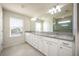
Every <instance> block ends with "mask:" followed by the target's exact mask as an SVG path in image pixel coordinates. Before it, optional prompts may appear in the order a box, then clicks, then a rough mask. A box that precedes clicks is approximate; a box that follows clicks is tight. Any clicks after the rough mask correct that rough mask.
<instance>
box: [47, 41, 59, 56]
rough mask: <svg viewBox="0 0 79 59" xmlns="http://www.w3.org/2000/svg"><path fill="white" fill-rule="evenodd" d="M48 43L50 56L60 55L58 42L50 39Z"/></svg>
mask: <svg viewBox="0 0 79 59" xmlns="http://www.w3.org/2000/svg"><path fill="white" fill-rule="evenodd" d="M47 44H48V56H57V55H58V47H57V44H56V43H54V42H52V41H48V43H47Z"/></svg>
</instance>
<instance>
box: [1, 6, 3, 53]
mask: <svg viewBox="0 0 79 59" xmlns="http://www.w3.org/2000/svg"><path fill="white" fill-rule="evenodd" d="M2 21H3V19H2V7H1V6H0V52H1V50H2V43H3V32H2V30H3V25H2V24H3V22H2Z"/></svg>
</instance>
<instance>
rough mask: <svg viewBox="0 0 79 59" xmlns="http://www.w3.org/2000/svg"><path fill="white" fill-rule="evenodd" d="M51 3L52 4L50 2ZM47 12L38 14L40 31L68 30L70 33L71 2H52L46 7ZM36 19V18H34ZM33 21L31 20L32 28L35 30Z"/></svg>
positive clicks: (71, 18)
mask: <svg viewBox="0 0 79 59" xmlns="http://www.w3.org/2000/svg"><path fill="white" fill-rule="evenodd" d="M52 5H53V4H52ZM47 11H48V12H46V13H44V14H42V15H41V16H39V17H38V18H39V20H41V23H40V25H41V27H40V26H37V27H40V28H42V29H41V30H40V31H41V32H69V33H72V27H73V26H72V23H73V22H72V20H73V16H72V15H73V4H68V3H65V4H64V3H62V4H54V6H53V7H50V8H48V9H47ZM36 21H38V20H36ZM33 25H34V26H35V22H34V21H33V22H32V25H31V26H32V27H33V28H32V30H33V31H35V27H34V26H33Z"/></svg>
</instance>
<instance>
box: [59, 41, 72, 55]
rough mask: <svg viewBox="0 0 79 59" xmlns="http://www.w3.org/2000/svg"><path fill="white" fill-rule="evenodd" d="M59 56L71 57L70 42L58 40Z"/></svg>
mask: <svg viewBox="0 0 79 59" xmlns="http://www.w3.org/2000/svg"><path fill="white" fill-rule="evenodd" d="M58 55H59V56H72V55H73V43H72V42H70V41H64V40H60V45H59V51H58Z"/></svg>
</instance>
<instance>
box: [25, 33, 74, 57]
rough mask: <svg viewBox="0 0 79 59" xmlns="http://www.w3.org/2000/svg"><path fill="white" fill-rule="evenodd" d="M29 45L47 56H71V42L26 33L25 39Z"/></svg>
mask: <svg viewBox="0 0 79 59" xmlns="http://www.w3.org/2000/svg"><path fill="white" fill-rule="evenodd" d="M25 41H27V42H28V43H29V44H30V45H32V46H33V47H35V48H36V49H38V50H39V51H40V52H42V53H43V54H44V55H47V56H71V55H72V54H73V53H72V52H73V51H72V48H73V46H72V45H73V42H71V41H66V40H60V39H56V38H50V37H45V36H40V35H36V34H33V33H26V40H25Z"/></svg>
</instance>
